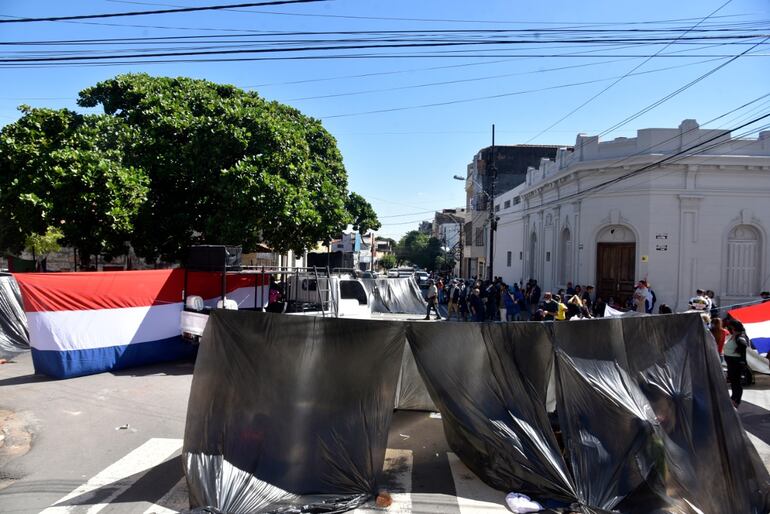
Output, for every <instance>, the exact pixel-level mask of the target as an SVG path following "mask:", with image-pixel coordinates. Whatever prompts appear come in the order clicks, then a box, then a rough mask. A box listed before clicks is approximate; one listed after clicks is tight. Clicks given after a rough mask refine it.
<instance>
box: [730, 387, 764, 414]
mask: <svg viewBox="0 0 770 514" xmlns="http://www.w3.org/2000/svg"><path fill="white" fill-rule="evenodd" d="M743 401H746V402H749V403H753V404H754V405H756V406H757V407H762V408H763V409H765V410H768V411H770V391H768V390H767V389H744V390H743ZM738 412H740V408H738Z"/></svg>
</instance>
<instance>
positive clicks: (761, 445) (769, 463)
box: [746, 432, 770, 468]
mask: <svg viewBox="0 0 770 514" xmlns="http://www.w3.org/2000/svg"><path fill="white" fill-rule="evenodd" d="M746 435H747V436H749V441H751V443H752V444H753V445H754V448H756V449H757V453H758V454H759V457H760V458H761V459H762V462H764V463H765V467H767V468H770V444H767V443H766V442H764V441H763V440H762V439H760V438H759V437H757V436H755V435H754V434H752V433H751V432H746Z"/></svg>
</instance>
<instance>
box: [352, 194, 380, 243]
mask: <svg viewBox="0 0 770 514" xmlns="http://www.w3.org/2000/svg"><path fill="white" fill-rule="evenodd" d="M345 207H346V208H347V210H348V212H349V213H350V216H351V220H350V222H351V223H352V224H353V230H357V231H358V232H359V233H360V234H361V235H364V234H367V233H368V232H369V231H370V230H379V229H380V227H381V226H382V225H381V224H380V221H379V220H378V219H377V213H375V212H374V209H373V208H372V206H371V204H369V202H367V201H366V199H365V198H364V197H363V196H361V195H359V194H358V193H350V194H349V195H348V199H347V202H346V204H345Z"/></svg>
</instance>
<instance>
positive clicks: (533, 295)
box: [527, 279, 540, 313]
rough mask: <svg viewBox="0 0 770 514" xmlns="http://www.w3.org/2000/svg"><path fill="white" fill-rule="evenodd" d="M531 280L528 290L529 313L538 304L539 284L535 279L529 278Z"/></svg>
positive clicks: (535, 308)
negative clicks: (530, 286)
mask: <svg viewBox="0 0 770 514" xmlns="http://www.w3.org/2000/svg"><path fill="white" fill-rule="evenodd" d="M530 280H531V282H532V288H531V289H530V290H529V297H528V298H527V300H529V308H530V311H531V313H534V312H535V311H536V310H537V309H538V305H540V286H539V285H537V280H534V279H530Z"/></svg>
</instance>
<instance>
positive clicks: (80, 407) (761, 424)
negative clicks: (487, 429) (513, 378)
mask: <svg viewBox="0 0 770 514" xmlns="http://www.w3.org/2000/svg"><path fill="white" fill-rule="evenodd" d="M192 370H193V365H192V363H189V362H188V363H172V364H164V365H158V366H149V367H144V368H138V369H133V370H129V371H124V372H118V373H103V374H99V375H92V376H87V377H80V378H75V379H70V380H50V379H47V378H45V377H42V376H38V375H34V374H33V369H32V362H31V358H30V356H29V354H26V355H21V356H19V357H18V358H17V359H16V360H15V362H11V363H8V364H3V365H0V422H2V428H3V434H5V437H4V438H3V439H0V512H2V513H32V512H44V513H45V514H51V513H80V512H83V513H86V512H87V513H89V514H95V513H97V512H104V513H110V514H112V513H121V514H122V513H132V514H133V513H151V512H156V513H164V514H165V513H170V512H178V511H180V510H183V509H185V508H186V507H187V492H186V486H185V484H184V480H183V475H182V465H181V458H180V450H181V444H182V437H183V433H184V424H185V413H186V409H187V399H188V395H189V389H190V383H191V380H192ZM768 389H770V377H760V378H759V380H758V383H757V385H755V386H753V387H752V388H751V389H748V390H747V391H746V397H745V398H746V402H745V403H744V405H742V406H741V410H740V412H741V417H742V419H743V422H744V425H745V427H746V429H747V431H748V432H749V435H750V438H751V439H752V441H753V442H754V443H755V445H756V446H757V447H758V449H759V450H760V453H761V454H762V456H763V459H764V461H765V463H766V465H769V466H770V392H768ZM388 448H389V449H388V452H387V455H386V463H385V468H386V469H385V471H386V473H385V476H386V477H387V480H388V484H387V487H388V488H389V489H390V490H391V491H392V492H393V493H394V494H393V498H394V502H395V503H394V505H393V506H392V507H391V508H390V509H388V510H387V512H391V513H399V514H406V513H410V512H421V513H423V512H424V513H443V514H471V513H481V512H483V513H489V514H492V513H495V512H500V513H502V512H508V511H507V509H505V508H504V507H503V501H504V496H505V495H504V493H502V492H499V491H495V490H492V489H490V488H489V487H487V486H486V485H484V484H483V483H482V482H481V481H480V480H479V479H478V478H477V477H476V476H475V475H473V473H471V472H470V471H469V470H468V469H467V468H465V466H464V465H463V464H462V463H461V462H460V461H459V459H457V457H456V456H455V455H454V454H452V453H451V451H450V450H449V448H448V447H447V444H446V441H445V439H444V435H443V430H442V427H441V420H440V419H436V418H435V417H431V416H430V415H429V414H428V413H425V412H397V413H396V414H395V416H394V422H393V425H392V428H391V432H390V434H389V442H388ZM54 504H56V506H55V507H52V506H53V505H54ZM376 510H377V509H375V508H374V507H373V506H370V507H368V508H364V509H360V512H361V513H365V512H373V511H376Z"/></svg>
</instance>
